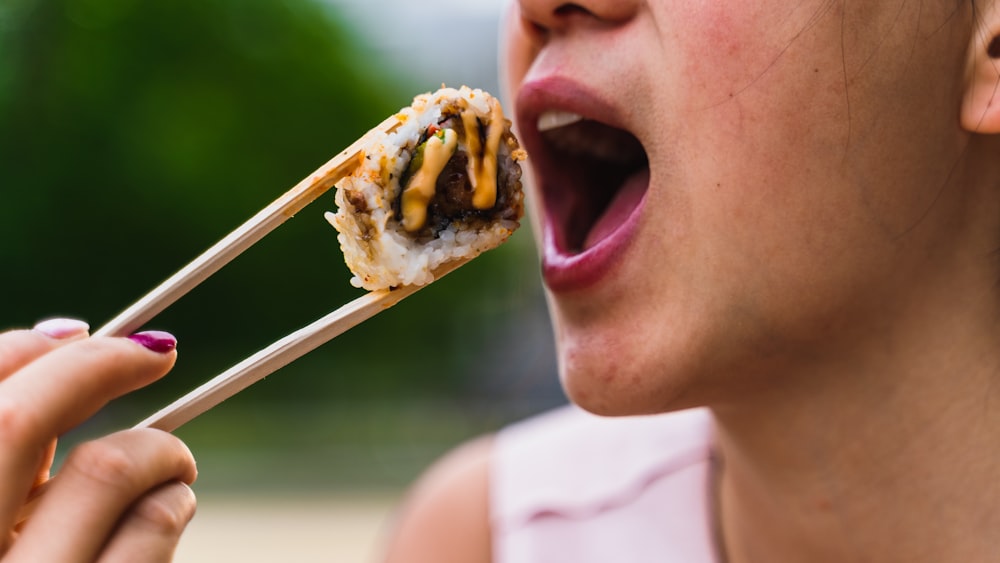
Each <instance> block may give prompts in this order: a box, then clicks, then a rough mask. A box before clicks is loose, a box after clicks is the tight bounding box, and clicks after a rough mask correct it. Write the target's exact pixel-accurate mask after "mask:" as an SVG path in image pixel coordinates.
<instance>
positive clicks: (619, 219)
mask: <svg viewBox="0 0 1000 563" xmlns="http://www.w3.org/2000/svg"><path fill="white" fill-rule="evenodd" d="M648 186H649V168H643V169H642V170H639V171H637V172H636V173H634V174H632V175H631V176H629V177H628V178H627V179H626V180H625V183H624V184H622V187H621V188H620V189H619V190H618V193H616V194H615V197H614V198H613V199H612V200H611V203H610V204H608V208H607V209H605V210H604V212H603V213H602V214H601V216H600V217H598V218H597V222H595V223H594V226H592V227H591V228H590V232H589V233H588V234H587V238H586V240H584V241H583V248H585V249H586V248H593V247H594V245H596V244H597V243H599V242H601V241H602V240H604V239H605V238H607V237H608V236H609V235H611V233H613V232H615V231H616V230H618V227H620V226H622V224H623V223H625V220H626V219H628V217H629V215H631V214H632V211H634V210H635V208H636V207H637V206H638V205H639V202H640V201H642V196H643V195H644V194H645V193H646V189H647V188H648Z"/></svg>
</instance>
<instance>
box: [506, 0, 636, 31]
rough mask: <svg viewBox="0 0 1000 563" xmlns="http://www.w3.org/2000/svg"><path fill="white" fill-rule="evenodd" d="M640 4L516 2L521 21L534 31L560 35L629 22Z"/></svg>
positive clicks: (631, 0)
mask: <svg viewBox="0 0 1000 563" xmlns="http://www.w3.org/2000/svg"><path fill="white" fill-rule="evenodd" d="M641 3H642V0H577V1H576V2H566V1H564V0H518V5H519V8H520V12H521V18H522V19H523V20H524V22H525V23H527V24H530V26H531V27H533V28H534V29H535V30H536V31H538V32H540V33H542V34H544V35H548V34H559V33H564V32H566V31H568V30H570V29H572V28H573V27H574V26H575V25H586V24H590V25H594V24H597V25H609V24H612V25H613V24H620V23H623V22H626V21H628V20H631V19H632V18H633V17H634V16H635V14H636V13H637V12H638V10H639V7H640V4H641Z"/></svg>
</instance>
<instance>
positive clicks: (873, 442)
mask: <svg viewBox="0 0 1000 563" xmlns="http://www.w3.org/2000/svg"><path fill="white" fill-rule="evenodd" d="M974 295H975V294H970V293H962V294H959V295H958V296H954V295H953V296H952V297H951V299H950V302H949V300H945V301H941V300H937V301H932V300H922V301H921V302H922V303H935V302H936V303H942V302H944V303H946V304H947V305H948V306H947V307H942V308H941V310H937V311H931V310H929V309H930V308H929V306H923V305H922V306H921V307H915V308H911V309H910V310H908V311H907V312H906V314H903V315H899V316H898V317H897V318H898V319H899V322H895V323H893V325H892V326H891V327H889V328H888V330H886V331H884V332H882V333H881V334H880V335H878V336H876V335H870V336H871V338H868V339H867V342H869V344H868V345H867V346H865V347H862V348H861V349H860V350H857V349H856V351H857V352H858V353H855V354H852V355H851V356H850V357H846V356H844V357H839V358H837V359H836V360H833V361H829V362H820V363H819V364H816V363H813V364H812V365H811V366H810V368H809V371H808V372H807V373H803V372H801V371H800V372H798V373H796V374H795V376H794V377H792V376H789V377H787V378H784V379H782V381H781V383H780V384H777V385H774V384H772V385H771V386H770V387H769V388H767V389H761V390H759V392H757V393H755V394H754V395H752V396H751V397H750V398H748V397H747V396H744V397H741V399H740V401H739V403H738V404H737V403H736V402H734V403H733V404H728V405H726V404H723V405H714V406H713V411H714V413H715V415H716V418H717V421H718V432H719V435H718V444H719V450H720V454H721V457H722V473H721V479H720V506H721V508H720V524H721V527H722V530H723V539H724V542H725V544H726V551H727V552H728V553H729V559H730V563H753V562H767V563H784V562H801V561H809V562H811V563H824V562H827V561H830V562H833V561H836V562H844V561H850V562H878V563H895V562H904V561H905V562H907V563H919V562H925V561H926V562H942V561H1000V547H997V544H996V534H997V532H998V530H1000V439H998V436H997V432H998V430H1000V353H998V352H1000V351H998V348H1000V347H998V346H996V343H995V342H993V335H995V334H997V330H996V329H997V327H996V326H995V325H996V323H997V322H998V319H1000V315H997V313H996V311H997V310H998V309H997V308H996V306H995V304H994V303H992V301H991V303H990V304H989V305H988V306H986V304H985V303H982V302H980V303H972V301H975V299H974V298H973V296H974ZM978 295H980V296H984V295H985V294H984V292H979V293H978ZM922 297H924V298H927V297H928V296H926V295H925V296H922ZM938 297H940V296H938ZM983 299H984V300H986V298H985V297H984V298H983ZM989 299H990V300H992V295H991V296H990V297H989ZM956 300H959V301H969V303H955V301H956ZM966 305H969V306H966ZM921 308H923V309H926V310H917V309H921ZM907 327H909V328H907Z"/></svg>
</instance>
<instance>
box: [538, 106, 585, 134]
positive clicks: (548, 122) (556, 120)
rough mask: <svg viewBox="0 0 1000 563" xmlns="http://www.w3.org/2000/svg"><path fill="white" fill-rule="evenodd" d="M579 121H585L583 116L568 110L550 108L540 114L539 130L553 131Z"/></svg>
mask: <svg viewBox="0 0 1000 563" xmlns="http://www.w3.org/2000/svg"><path fill="white" fill-rule="evenodd" d="M578 121H583V116H582V115H579V114H576V113H572V112H568V111H555V110H549V111H547V112H545V113H543V114H542V115H540V116H538V130H539V131H543V132H544V131H551V130H552V129H558V128H560V127H565V126H567V125H572V124H574V123H576V122H578Z"/></svg>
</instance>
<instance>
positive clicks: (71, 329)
mask: <svg viewBox="0 0 1000 563" xmlns="http://www.w3.org/2000/svg"><path fill="white" fill-rule="evenodd" d="M88 330H90V326H89V325H87V323H85V322H83V321H78V320H76V319H48V320H45V321H42V322H40V323H38V324H36V325H35V328H34V329H32V330H10V331H7V332H4V333H2V334H0V379H4V378H6V377H7V376H9V375H10V374H12V373H14V372H15V371H17V370H19V369H21V368H22V367H24V366H26V365H28V364H29V363H31V362H32V361H34V360H35V359H36V358H38V357H40V356H42V355H43V354H45V353H47V352H50V351H52V350H54V349H55V348H57V347H58V346H61V345H63V344H66V343H68V342H72V341H74V340H79V339H80V338H85V337H86V336H87V331H88Z"/></svg>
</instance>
